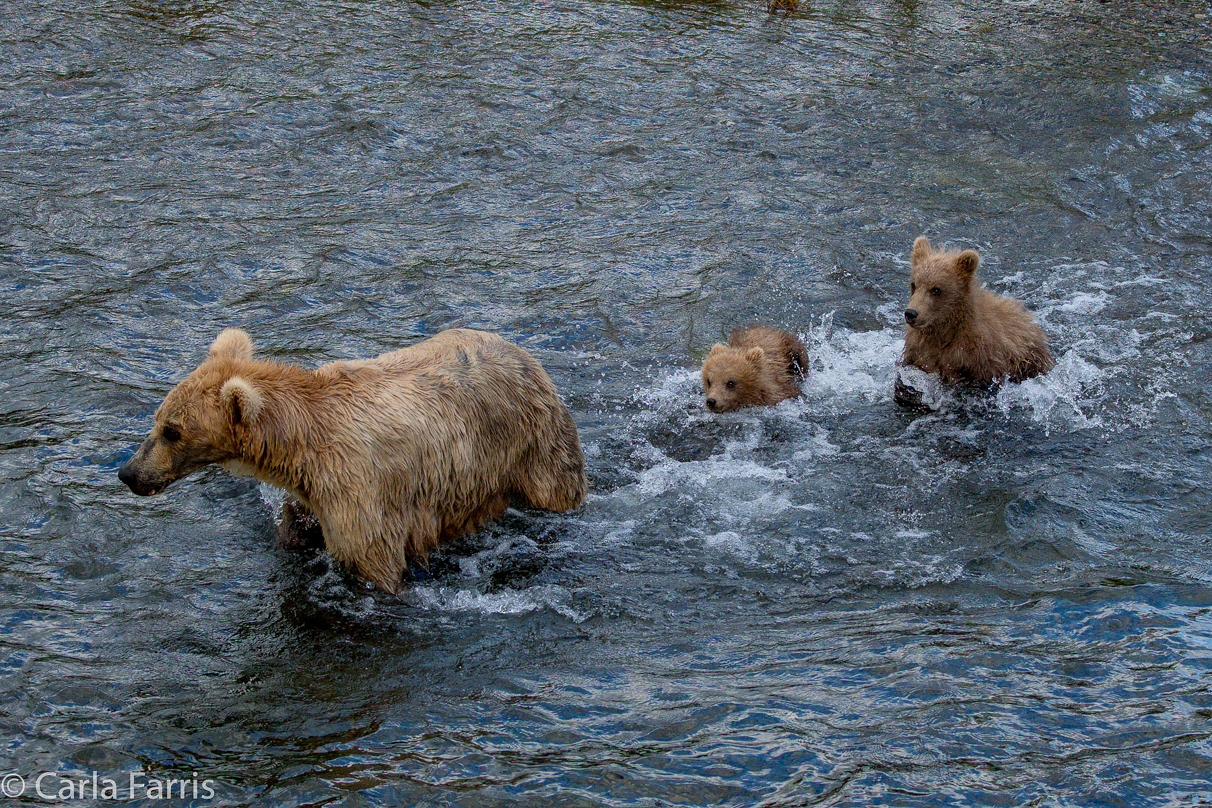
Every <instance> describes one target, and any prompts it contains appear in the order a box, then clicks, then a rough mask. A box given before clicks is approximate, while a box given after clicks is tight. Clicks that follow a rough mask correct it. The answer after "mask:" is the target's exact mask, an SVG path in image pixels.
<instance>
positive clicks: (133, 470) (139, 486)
mask: <svg viewBox="0 0 1212 808" xmlns="http://www.w3.org/2000/svg"><path fill="white" fill-rule="evenodd" d="M118 479H119V480H121V481H122V482H124V483H126V487H127V488H129V489H130V490H131V492H132V493H135V494H138V495H139V496H141V497H150V496H151V495H152V494H158V493H160V492H161V491H163V490H164V489H165V488H166V487H167V486H163V485H159V486H158V485H153V484H152V483H149V482H148V481H147V480H145V479H144V478H143V475H141V474H140V473H139V467H138V466H137V465H135V461H134V458H132V459H130V460H128V461H127V462H126V465H124V466H123V467H122V468H120V469H118Z"/></svg>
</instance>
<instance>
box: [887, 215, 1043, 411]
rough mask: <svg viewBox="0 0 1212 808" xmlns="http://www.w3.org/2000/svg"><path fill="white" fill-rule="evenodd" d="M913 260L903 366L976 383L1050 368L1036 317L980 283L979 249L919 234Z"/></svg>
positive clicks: (983, 384) (944, 378) (1019, 378)
mask: <svg viewBox="0 0 1212 808" xmlns="http://www.w3.org/2000/svg"><path fill="white" fill-rule="evenodd" d="M910 265H911V266H910V274H909V295H910V297H909V303H908V306H907V307H906V309H905V323H906V328H905V349H904V353H903V355H902V357H901V361H902V362H903V363H904V364H906V365H912V366H913V367H916V368H919V369H921V370H923V371H925V372H927V373H937V374H939V377H940V378H941V379H942V381H943V382H944V383H945V384H949V385H966V386H972V387H988V386H990V385H992V384H995V383H997V382H1000V381H1006V380H1009V381H1013V382H1020V381H1022V380H1024V379H1029V378H1031V377H1033V376H1038V375H1040V374H1043V373H1047V372H1048V371H1049V370H1051V369H1052V367H1053V365H1054V362H1053V359H1052V352H1051V351H1050V350H1049V348H1048V338H1047V336H1046V335H1045V334H1044V332H1043V330H1042V329H1041V328H1040V327H1039V325H1038V324H1037V323H1036V321H1035V318H1034V317H1032V316H1031V314H1029V313H1028V312H1027V310H1026V309H1024V308H1023V306H1022V304H1021V303H1019V302H1018V301H1017V300H1015V299H1013V298H1009V297H1002V296H1000V295H996V294H994V293H993V292H990V291H988V290H987V289H985V288H984V287H983V286H981V283H980V281H979V280H978V279H977V277H976V270H977V267H978V266H979V265H980V256H979V255H977V253H976V251H975V250H964V251H962V252H945V251H940V250H935V249H934V248H933V247H931V246H930V241H929V240H928V239H927V238H926V237H925V236H919V237H918V239H917V240H916V241H914V242H913V255H912V258H911V261H910ZM898 400H899V399H898Z"/></svg>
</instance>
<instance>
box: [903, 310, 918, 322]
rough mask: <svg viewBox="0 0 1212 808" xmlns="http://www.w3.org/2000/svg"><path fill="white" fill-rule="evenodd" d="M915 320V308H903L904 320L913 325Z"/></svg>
mask: <svg viewBox="0 0 1212 808" xmlns="http://www.w3.org/2000/svg"><path fill="white" fill-rule="evenodd" d="M916 320H917V309H905V322H907V323H908V324H909V325H913V323H914V322H915V321H916Z"/></svg>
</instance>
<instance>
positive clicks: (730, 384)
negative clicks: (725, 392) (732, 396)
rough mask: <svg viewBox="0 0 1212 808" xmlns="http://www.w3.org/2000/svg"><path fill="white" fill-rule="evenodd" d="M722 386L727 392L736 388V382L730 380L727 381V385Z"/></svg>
mask: <svg viewBox="0 0 1212 808" xmlns="http://www.w3.org/2000/svg"><path fill="white" fill-rule="evenodd" d="M724 386H725V387H727V388H728V389H729V390H732V389H734V388H735V387H736V382H735V381H734V380H732V379H729V380H728V384H726V385H724Z"/></svg>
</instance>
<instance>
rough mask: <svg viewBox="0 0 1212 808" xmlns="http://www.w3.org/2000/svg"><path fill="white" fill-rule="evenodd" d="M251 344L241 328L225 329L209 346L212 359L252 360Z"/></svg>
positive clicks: (246, 333) (245, 332)
mask: <svg viewBox="0 0 1212 808" xmlns="http://www.w3.org/2000/svg"><path fill="white" fill-rule="evenodd" d="M252 355H253V344H252V340H251V339H250V338H249V336H248V332H247V331H245V330H243V329H241V328H225V329H223V331H221V332H220V333H219V336H217V337H215V341H214V342H212V343H211V344H210V356H211V358H212V359H252Z"/></svg>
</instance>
